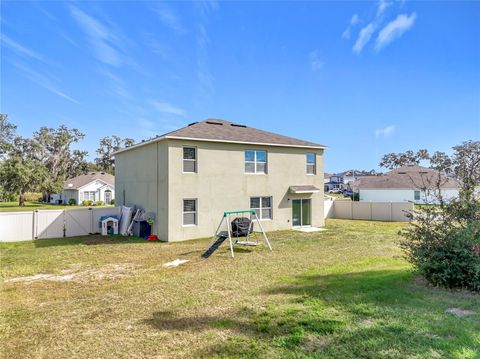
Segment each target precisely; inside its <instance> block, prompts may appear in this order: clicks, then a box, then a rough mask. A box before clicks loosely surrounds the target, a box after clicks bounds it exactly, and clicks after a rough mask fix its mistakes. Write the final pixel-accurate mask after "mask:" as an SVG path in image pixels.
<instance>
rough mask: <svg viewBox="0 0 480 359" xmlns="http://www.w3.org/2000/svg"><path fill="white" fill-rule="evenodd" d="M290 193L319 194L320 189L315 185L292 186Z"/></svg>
mask: <svg viewBox="0 0 480 359" xmlns="http://www.w3.org/2000/svg"><path fill="white" fill-rule="evenodd" d="M288 190H289V192H290V193H292V194H305V193H318V192H320V189H318V188H317V187H315V186H313V185H302V186H290V187H289V189H288Z"/></svg>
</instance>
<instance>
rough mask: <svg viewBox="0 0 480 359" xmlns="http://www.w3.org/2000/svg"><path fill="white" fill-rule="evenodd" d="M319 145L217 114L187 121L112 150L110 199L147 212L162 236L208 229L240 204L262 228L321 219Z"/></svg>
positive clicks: (203, 233)
mask: <svg viewBox="0 0 480 359" xmlns="http://www.w3.org/2000/svg"><path fill="white" fill-rule="evenodd" d="M324 149H325V146H323V145H319V144H316V143H313V142H309V141H304V140H299V139H295V138H292V137H287V136H282V135H279V134H276V133H272V132H267V131H262V130H258V129H255V128H251V127H247V126H244V125H240V124H235V123H232V122H228V121H224V120H217V119H215V120H214V119H209V120H205V121H201V122H195V123H192V124H190V125H189V126H186V127H184V128H181V129H179V130H176V131H173V132H170V133H167V134H165V135H162V136H157V137H155V138H153V139H150V140H148V141H144V142H141V143H139V144H137V145H135V146H132V147H129V148H126V149H123V150H120V151H118V152H116V153H115V154H114V155H115V188H116V189H117V198H116V203H117V204H124V205H127V206H137V207H140V208H142V209H144V210H146V211H148V212H154V213H155V214H156V220H155V223H154V226H153V231H154V232H155V234H157V235H158V236H159V238H160V239H161V240H164V241H180V240H186V239H193V238H202V237H211V236H212V235H213V234H214V233H215V230H216V227H217V226H218V223H219V221H220V219H221V218H222V216H223V212H224V211H232V210H241V209H255V210H256V212H257V214H258V216H259V218H260V220H261V223H262V225H263V227H264V228H265V230H267V231H269V230H279V229H289V228H292V227H309V226H315V227H321V226H323V225H324V223H325V222H324V215H323V211H324V209H323V200H324V193H323V184H324V183H323V182H324V179H323V151H324ZM257 229H258V228H257Z"/></svg>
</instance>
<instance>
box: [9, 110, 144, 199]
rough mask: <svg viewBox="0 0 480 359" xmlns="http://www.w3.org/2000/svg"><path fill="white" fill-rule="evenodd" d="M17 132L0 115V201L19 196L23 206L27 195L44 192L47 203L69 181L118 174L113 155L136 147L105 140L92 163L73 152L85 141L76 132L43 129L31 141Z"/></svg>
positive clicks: (128, 142) (125, 141) (83, 154)
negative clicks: (94, 174)
mask: <svg viewBox="0 0 480 359" xmlns="http://www.w3.org/2000/svg"><path fill="white" fill-rule="evenodd" d="M16 130H17V126H16V125H15V124H13V123H12V122H10V121H9V119H8V115H6V114H0V201H7V200H12V199H13V198H15V197H17V196H18V201H19V205H20V206H23V205H24V204H25V193H27V192H41V193H42V194H43V197H44V200H48V198H49V196H50V194H52V193H59V192H61V191H62V189H63V183H64V181H65V180H66V179H68V178H72V177H76V176H79V175H81V174H86V173H88V172H91V171H101V172H106V173H110V174H115V162H114V160H113V158H112V154H113V153H114V152H115V151H118V150H120V149H121V148H125V147H130V146H132V145H134V144H135V141H134V140H133V139H131V138H121V137H119V136H115V135H114V136H107V137H104V138H102V139H101V140H100V142H99V146H98V148H97V150H96V153H97V157H96V158H95V160H94V162H89V161H88V160H87V157H88V152H87V151H82V150H78V149H73V148H72V147H73V145H74V144H76V143H78V142H80V141H81V140H83V139H84V138H85V134H84V133H82V132H81V131H79V130H78V129H76V128H71V129H70V128H68V127H67V126H64V125H61V126H59V127H58V128H49V127H41V128H40V129H39V130H38V131H35V132H34V133H33V136H32V137H31V138H26V137H22V136H19V135H18V134H17V132H16Z"/></svg>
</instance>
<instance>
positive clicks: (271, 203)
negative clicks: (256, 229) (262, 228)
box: [250, 196, 273, 222]
mask: <svg viewBox="0 0 480 359" xmlns="http://www.w3.org/2000/svg"><path fill="white" fill-rule="evenodd" d="M263 197H269V198H270V207H263V206H262V204H263V200H262V198H263ZM252 198H259V199H260V208H252V207H251V203H252V202H251V201H252ZM250 209H254V210H257V209H258V211H259V213H260V217H258V219H259V220H260V221H262V222H263V221H272V220H273V196H251V197H250ZM262 209H270V211H271V213H272V217H271V218H262Z"/></svg>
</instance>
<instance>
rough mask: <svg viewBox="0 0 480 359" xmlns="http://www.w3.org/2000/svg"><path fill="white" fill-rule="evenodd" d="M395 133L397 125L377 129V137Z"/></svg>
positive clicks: (386, 136)
mask: <svg viewBox="0 0 480 359" xmlns="http://www.w3.org/2000/svg"><path fill="white" fill-rule="evenodd" d="M394 133H395V126H394V125H390V126H387V127H385V128H380V129H377V130H375V137H377V138H388V137H390V136H392V135H393V134H394Z"/></svg>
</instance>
